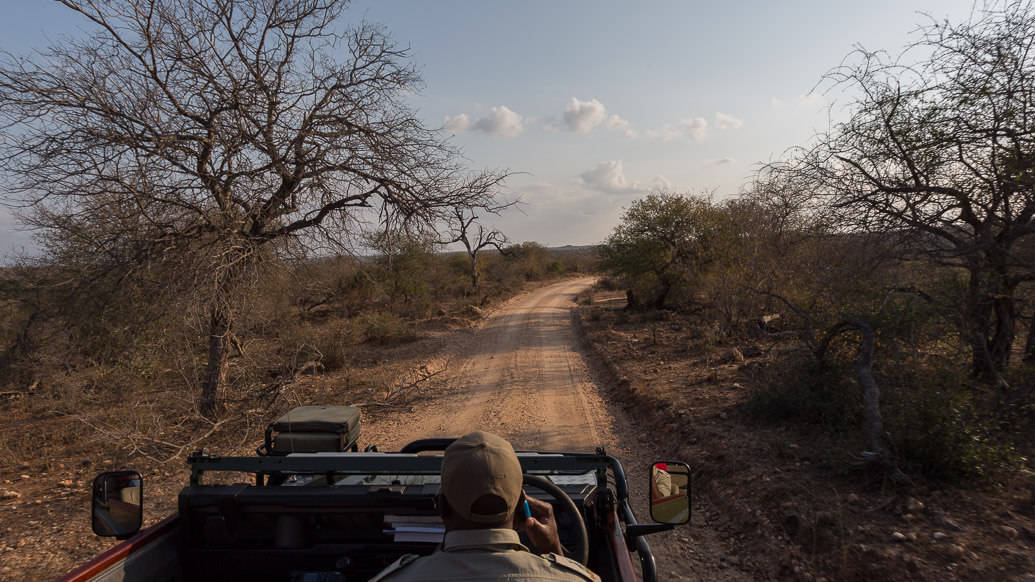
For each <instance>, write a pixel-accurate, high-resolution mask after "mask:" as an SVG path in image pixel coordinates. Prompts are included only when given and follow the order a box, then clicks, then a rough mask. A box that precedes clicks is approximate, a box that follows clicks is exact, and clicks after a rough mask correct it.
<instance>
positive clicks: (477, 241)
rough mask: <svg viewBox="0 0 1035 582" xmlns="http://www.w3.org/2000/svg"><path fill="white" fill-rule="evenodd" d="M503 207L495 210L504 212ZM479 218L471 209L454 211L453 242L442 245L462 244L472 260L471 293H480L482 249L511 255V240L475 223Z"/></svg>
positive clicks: (452, 221)
mask: <svg viewBox="0 0 1035 582" xmlns="http://www.w3.org/2000/svg"><path fill="white" fill-rule="evenodd" d="M502 209H503V207H502V206H501V207H498V208H496V209H495V210H496V211H499V210H502ZM477 219H478V216H477V215H476V214H475V213H474V211H473V210H471V209H465V208H455V209H454V210H453V216H452V217H451V218H450V220H449V229H450V232H451V233H452V234H453V239H452V240H447V241H442V244H452V243H462V244H463V245H464V249H465V250H466V251H467V256H468V257H469V258H470V260H471V271H470V274H471V291H472V292H477V291H478V281H479V278H480V271H479V269H478V253H480V252H481V251H482V249H485V248H488V247H495V249H496V250H497V251H499V252H500V254H503V255H506V254H509V251H508V250H507V249H506V245H507V243H508V242H510V241H509V240H507V236H506V235H505V234H503V233H502V232H500V231H498V230H496V229H492V230H488V231H487V230H485V227H484V226H482V225H481V224H479V223H476V222H475V221H476V220H477Z"/></svg>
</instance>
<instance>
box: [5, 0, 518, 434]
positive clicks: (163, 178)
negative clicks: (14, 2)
mask: <svg viewBox="0 0 1035 582" xmlns="http://www.w3.org/2000/svg"><path fill="white" fill-rule="evenodd" d="M61 3H62V4H64V5H65V6H66V7H68V8H69V9H70V10H72V11H74V12H76V13H78V14H79V15H81V16H82V17H84V18H85V19H86V20H87V21H88V23H89V25H90V26H91V27H92V28H91V30H92V33H91V34H90V36H89V37H88V38H85V39H81V40H70V41H67V42H64V43H63V44H59V45H57V46H53V47H50V48H48V49H46V50H44V51H42V52H39V53H37V54H35V55H33V56H31V57H24V58H16V57H13V56H7V57H6V58H5V59H4V62H2V63H0V119H2V120H3V123H4V126H5V131H4V132H3V134H2V136H0V140H2V141H0V148H2V151H0V168H2V170H3V171H6V172H9V173H10V174H11V175H13V176H16V177H17V178H18V182H17V184H15V185H13V186H10V187H9V190H10V192H9V194H8V196H9V200H12V199H15V198H16V199H17V201H18V203H21V204H23V205H26V206H27V207H28V208H29V209H30V210H31V211H30V212H29V213H28V214H27V217H26V218H27V220H28V222H29V223H30V224H32V225H35V226H37V227H39V228H41V229H44V232H45V233H47V234H46V235H45V236H46V238H45V243H46V244H47V245H49V249H50V250H52V251H53V250H55V249H56V248H63V249H65V250H67V249H70V248H72V249H75V250H76V253H77V256H78V257H80V258H82V259H83V260H85V261H88V262H89V263H90V264H91V265H92V266H93V267H96V268H97V269H101V270H103V269H111V268H116V267H119V268H121V267H128V271H129V272H133V271H134V270H136V271H141V270H144V269H146V268H147V267H148V266H149V265H154V264H158V263H161V264H163V265H165V268H166V269H171V266H175V267H176V269H175V271H167V272H177V273H178V274H179V276H178V278H179V279H180V280H181V281H182V282H184V283H185V284H186V286H187V287H189V288H191V289H193V291H194V292H195V293H197V295H198V297H199V299H200V303H201V305H203V307H202V309H203V310H204V313H206V316H205V317H206V319H207V320H208V323H207V327H208V336H209V337H208V346H209V347H208V368H207V372H206V375H205V378H204V382H203V390H202V397H201V402H200V409H201V411H202V413H203V414H212V413H215V412H217V411H218V410H219V409H220V408H221V398H222V397H221V393H222V391H223V390H224V386H225V384H226V378H227V370H228V366H227V356H228V351H229V346H230V345H231V343H232V337H233V330H234V321H235V317H236V314H237V313H238V310H239V309H240V306H239V305H238V304H237V302H236V301H235V299H234V298H235V297H236V296H237V295H238V292H239V291H240V289H241V288H242V287H243V286H247V285H248V284H249V283H250V282H251V281H252V280H254V278H255V277H258V276H260V275H261V271H260V270H259V268H260V267H261V266H262V265H263V264H264V263H267V262H268V261H269V259H271V258H273V257H275V256H276V255H277V253H280V252H283V251H284V250H285V249H287V248H289V247H290V246H292V245H294V246H295V247H296V248H303V249H304V248H311V247H312V246H313V245H317V244H322V245H330V247H329V248H332V249H340V248H343V247H347V246H348V245H349V242H350V240H352V235H354V234H355V233H356V232H357V231H359V230H360V229H361V227H362V225H363V223H364V222H365V221H367V220H372V219H377V217H378V212H380V216H381V217H391V218H392V219H393V220H397V221H399V222H402V223H415V224H426V225H432V224H434V223H437V222H441V221H442V220H445V219H446V218H448V217H449V216H452V213H453V212H454V208H487V209H491V208H493V207H496V206H497V204H496V202H495V197H496V189H497V186H498V185H499V184H500V182H501V181H502V180H503V178H504V174H503V173H500V172H482V173H479V174H473V175H469V174H467V173H466V172H465V171H464V170H463V168H462V166H461V165H460V163H459V161H458V160H459V156H458V153H459V152H457V151H456V150H455V148H453V147H452V146H450V145H449V144H448V143H446V142H445V141H444V140H443V138H442V137H441V136H440V134H439V133H438V132H437V131H434V130H430V129H427V128H425V127H424V125H423V124H422V123H421V122H420V120H419V119H417V117H416V116H415V114H414V113H413V112H412V111H411V110H410V109H409V108H408V107H407V106H406V105H405V103H404V100H405V97H406V95H407V94H408V92H411V91H413V90H414V89H416V88H418V87H419V84H420V78H419V76H418V74H417V73H416V71H415V70H414V69H413V67H412V66H411V65H409V64H408V63H407V56H408V55H407V52H406V51H405V50H403V49H399V48H397V47H396V46H395V45H394V44H393V43H392V42H391V41H390V39H389V38H388V37H387V35H386V33H385V32H384V31H383V30H381V29H380V28H378V27H376V26H372V25H367V24H362V25H358V26H355V27H352V28H346V27H344V26H342V25H341V24H340V22H339V21H340V16H341V14H342V11H343V10H344V8H345V5H346V2H345V1H344V0H283V1H279V2H260V1H253V0H128V1H126V0H61ZM367 209H370V210H367ZM324 248H328V247H327V246H325V247H324ZM173 283H174V281H170V285H171V284H173Z"/></svg>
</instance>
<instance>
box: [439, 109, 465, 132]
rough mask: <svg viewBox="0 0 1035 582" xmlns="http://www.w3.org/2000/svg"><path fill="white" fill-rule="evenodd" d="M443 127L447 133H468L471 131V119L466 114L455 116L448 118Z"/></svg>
mask: <svg viewBox="0 0 1035 582" xmlns="http://www.w3.org/2000/svg"><path fill="white" fill-rule="evenodd" d="M442 126H443V127H444V128H445V129H446V131H467V130H468V129H471V118H470V117H468V116H467V114H466V113H461V114H460V115H455V116H453V117H449V116H446V119H445V121H444V122H443V123H442Z"/></svg>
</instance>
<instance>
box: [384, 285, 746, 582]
mask: <svg viewBox="0 0 1035 582" xmlns="http://www.w3.org/2000/svg"><path fill="white" fill-rule="evenodd" d="M592 283H593V278H589V277H587V278H580V279H572V280H567V281H563V282H561V283H557V284H554V285H550V286H548V287H544V288H541V289H538V290H536V291H533V292H531V293H528V294H525V295H521V296H518V297H515V298H514V299H512V300H510V301H509V302H507V303H506V304H504V305H503V306H502V307H500V308H498V309H497V310H496V311H494V312H493V313H492V314H490V315H489V316H488V317H486V319H485V320H484V321H483V322H482V324H481V325H480V326H479V327H478V329H477V330H476V331H475V332H474V333H473V334H472V335H471V336H470V337H469V338H467V339H466V341H464V342H461V343H460V345H458V346H457V348H456V351H455V353H454V355H453V356H452V358H451V359H450V360H451V361H450V363H449V365H448V368H447V370H448V372H447V373H448V375H449V378H448V380H447V382H448V390H445V391H443V393H441V394H440V395H436V396H434V397H433V398H431V399H430V400H428V401H425V402H422V403H421V404H419V405H417V406H415V407H414V409H413V410H412V411H411V412H409V413H404V414H399V415H393V416H392V417H391V418H385V419H383V420H382V421H381V422H379V423H377V426H376V427H372V428H374V431H376V434H370V435H368V437H372V438H373V442H377V443H378V444H379V445H383V446H382V448H383V450H396V449H397V448H398V447H400V446H402V445H404V444H405V443H407V442H409V441H411V440H413V439H416V438H425V437H435V436H459V435H462V434H465V433H467V432H470V431H473V430H487V431H491V432H495V433H497V434H499V435H501V436H504V437H506V438H507V439H509V440H510V441H511V442H512V443H513V444H514V446H515V448H517V449H554V450H593V449H594V448H595V447H598V446H603V447H605V449H606V450H607V451H608V452H609V453H611V454H614V455H616V456H617V457H618V458H619V459H620V460H621V461H622V463H623V465H624V466H625V468H626V472H627V473H628V475H629V480H630V489H631V491H630V494H631V497H632V503H633V509H634V511H635V512H636V514H637V515H638V516H641V519H644V518H645V516H647V515H648V514H647V508H646V506H647V503H646V500H647V472H646V471H647V467H649V464H650V462H651V461H652V460H654V455H655V453H653V448H654V446H653V444H652V443H651V436H652V434H651V431H649V430H646V429H645V428H644V427H639V426H637V425H636V424H635V423H634V422H631V421H630V420H629V419H628V418H626V417H625V415H624V413H623V412H622V411H621V410H618V409H617V407H615V406H612V405H610V404H609V403H608V402H607V399H606V391H605V390H603V389H602V388H601V387H600V386H598V385H597V384H596V383H595V382H594V377H593V374H592V373H591V371H590V369H589V368H588V366H587V364H586V362H585V360H584V359H583V355H582V354H581V352H580V351H579V347H578V341H577V338H576V335H575V330H574V328H573V325H572V318H571V309H572V307H573V306H574V305H575V302H574V299H575V295H576V294H577V293H578V292H579V291H581V290H583V289H585V288H586V287H588V286H590V285H592ZM364 430H365V431H366V429H364ZM687 460H688V461H689V459H687ZM694 511H695V512H698V513H700V514H701V515H704V514H707V513H709V510H708V508H707V507H706V506H704V504H703V502H702V501H701V500H696V501H695V504H694ZM694 521H695V524H694V525H693V526H690V527H683V528H677V529H676V530H674V531H672V532H666V533H662V534H656V535H653V536H651V537H650V538H648V539H649V541H650V543H651V545H652V547H653V548H654V553H655V556H656V558H657V562H658V567H659V575H660V576H659V579H662V580H665V579H668V580H693V579H701V580H719V581H732V580H751V579H753V578H752V577H751V576H750V575H748V574H746V573H744V572H741V571H739V570H737V569H736V567H735V566H734V564H735V563H736V562H737V561H736V560H730V546H729V544H728V543H726V541H725V540H723V539H722V538H721V536H720V535H719V534H718V532H716V531H713V530H711V529H709V528H708V526H707V524H706V523H701V522H702V521H703V520H702V519H701V518H699V517H695V518H694Z"/></svg>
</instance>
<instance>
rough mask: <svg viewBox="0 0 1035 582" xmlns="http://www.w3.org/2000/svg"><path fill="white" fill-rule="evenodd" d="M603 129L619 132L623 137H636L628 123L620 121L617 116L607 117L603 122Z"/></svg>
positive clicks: (623, 120) (624, 120)
mask: <svg viewBox="0 0 1035 582" xmlns="http://www.w3.org/2000/svg"><path fill="white" fill-rule="evenodd" d="M604 127H606V128H608V129H614V130H617V131H620V132H622V135H624V136H625V137H636V136H637V135H638V134H637V133H636V131H635V130H633V128H632V126H631V125H630V124H629V121H628V120H626V119H622V118H621V117H619V116H618V115H612V116H611V117H608V118H607V121H605V122H604Z"/></svg>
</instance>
